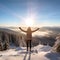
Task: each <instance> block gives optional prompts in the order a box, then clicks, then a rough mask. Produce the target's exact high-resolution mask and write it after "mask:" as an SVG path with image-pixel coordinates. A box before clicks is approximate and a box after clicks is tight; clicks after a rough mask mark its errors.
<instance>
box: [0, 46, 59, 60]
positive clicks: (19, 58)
mask: <svg viewBox="0 0 60 60" xmlns="http://www.w3.org/2000/svg"><path fill="white" fill-rule="evenodd" d="M51 49H52V47H50V46H48V45H47V46H44V45H38V46H36V47H33V48H32V52H31V53H30V52H26V47H17V48H16V47H14V48H13V47H11V48H10V49H9V50H6V51H3V52H1V51H0V60H60V54H59V53H53V52H51Z"/></svg>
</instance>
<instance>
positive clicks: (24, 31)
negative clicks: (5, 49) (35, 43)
mask: <svg viewBox="0 0 60 60" xmlns="http://www.w3.org/2000/svg"><path fill="white" fill-rule="evenodd" d="M19 29H20V30H21V31H23V32H27V31H25V30H23V29H22V28H21V27H19Z"/></svg>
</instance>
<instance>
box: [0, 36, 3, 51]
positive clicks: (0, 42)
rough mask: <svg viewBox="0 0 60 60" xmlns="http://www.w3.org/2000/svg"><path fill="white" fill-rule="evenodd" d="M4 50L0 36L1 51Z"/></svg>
mask: <svg viewBox="0 0 60 60" xmlns="http://www.w3.org/2000/svg"><path fill="white" fill-rule="evenodd" d="M2 50H3V44H2V41H1V36H0V51H2Z"/></svg>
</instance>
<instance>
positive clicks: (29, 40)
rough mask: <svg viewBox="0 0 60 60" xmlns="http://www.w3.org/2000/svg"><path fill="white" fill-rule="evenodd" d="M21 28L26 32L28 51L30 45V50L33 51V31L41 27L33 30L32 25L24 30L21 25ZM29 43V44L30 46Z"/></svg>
mask: <svg viewBox="0 0 60 60" xmlns="http://www.w3.org/2000/svg"><path fill="white" fill-rule="evenodd" d="M19 29H20V30H21V31H23V32H25V33H26V45H27V51H28V47H30V51H31V40H32V33H33V32H36V31H37V30H39V28H37V29H36V30H34V31H32V30H31V28H30V27H28V29H27V31H25V30H23V29H22V28H21V27H19ZM28 45H29V46H28Z"/></svg>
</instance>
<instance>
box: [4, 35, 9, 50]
mask: <svg viewBox="0 0 60 60" xmlns="http://www.w3.org/2000/svg"><path fill="white" fill-rule="evenodd" d="M7 49H9V37H8V35H7V34H6V35H5V44H4V50H7Z"/></svg>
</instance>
